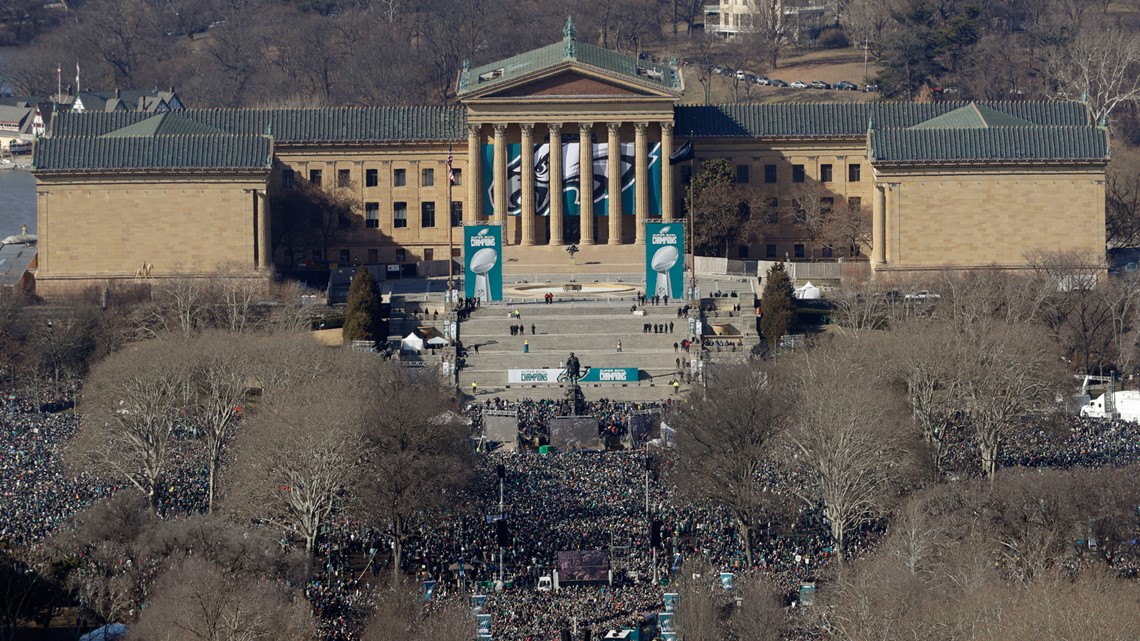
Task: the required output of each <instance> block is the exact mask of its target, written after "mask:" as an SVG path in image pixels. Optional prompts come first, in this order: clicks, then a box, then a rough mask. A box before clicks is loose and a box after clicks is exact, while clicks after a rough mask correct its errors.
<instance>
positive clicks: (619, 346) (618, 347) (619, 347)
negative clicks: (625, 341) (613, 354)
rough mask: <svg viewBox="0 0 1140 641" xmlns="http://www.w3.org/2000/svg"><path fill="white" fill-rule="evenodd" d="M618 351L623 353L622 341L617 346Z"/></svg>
mask: <svg viewBox="0 0 1140 641" xmlns="http://www.w3.org/2000/svg"><path fill="white" fill-rule="evenodd" d="M617 351H619V352H620V351H621V341H620V340H619V341H618V344H617Z"/></svg>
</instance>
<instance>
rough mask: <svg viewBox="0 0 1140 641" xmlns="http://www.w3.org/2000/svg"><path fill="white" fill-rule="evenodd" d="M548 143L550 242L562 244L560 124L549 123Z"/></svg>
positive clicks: (557, 244)
mask: <svg viewBox="0 0 1140 641" xmlns="http://www.w3.org/2000/svg"><path fill="white" fill-rule="evenodd" d="M549 128H550V134H549V136H548V140H549V144H550V161H549V162H550V244H551V245H554V246H556V247H557V246H561V245H562V244H563V232H562V215H563V212H562V209H563V208H562V125H561V124H559V123H551V124H550V125H549Z"/></svg>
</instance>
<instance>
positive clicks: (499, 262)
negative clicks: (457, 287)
mask: <svg viewBox="0 0 1140 641" xmlns="http://www.w3.org/2000/svg"><path fill="white" fill-rule="evenodd" d="M502 252H503V232H502V227H500V226H498V225H468V226H467V227H464V228H463V276H464V277H463V289H464V295H465V296H467V298H480V299H482V300H483V301H497V300H503V253H502Z"/></svg>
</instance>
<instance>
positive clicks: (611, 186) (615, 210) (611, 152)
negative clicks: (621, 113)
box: [606, 122, 621, 245]
mask: <svg viewBox="0 0 1140 641" xmlns="http://www.w3.org/2000/svg"><path fill="white" fill-rule="evenodd" d="M607 129H609V141H608V144H607V145H606V147H607V153H608V162H607V164H606V173H608V174H609V176H607V178H608V188H607V192H606V193H608V194H609V197H608V198H607V200H608V201H609V210H608V213H609V216H610V239H609V243H608V244H610V245H620V244H621V138H619V137H618V134H620V133H621V123H620V122H611V123H609V125H607Z"/></svg>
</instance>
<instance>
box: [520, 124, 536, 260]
mask: <svg viewBox="0 0 1140 641" xmlns="http://www.w3.org/2000/svg"><path fill="white" fill-rule="evenodd" d="M520 128H521V129H522V152H521V154H520V157H519V164H520V166H521V167H520V170H521V172H522V207H521V209H522V212H521V213H520V216H521V218H522V243H520V244H522V245H533V244H534V125H531V124H524V125H521V126H520Z"/></svg>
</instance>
